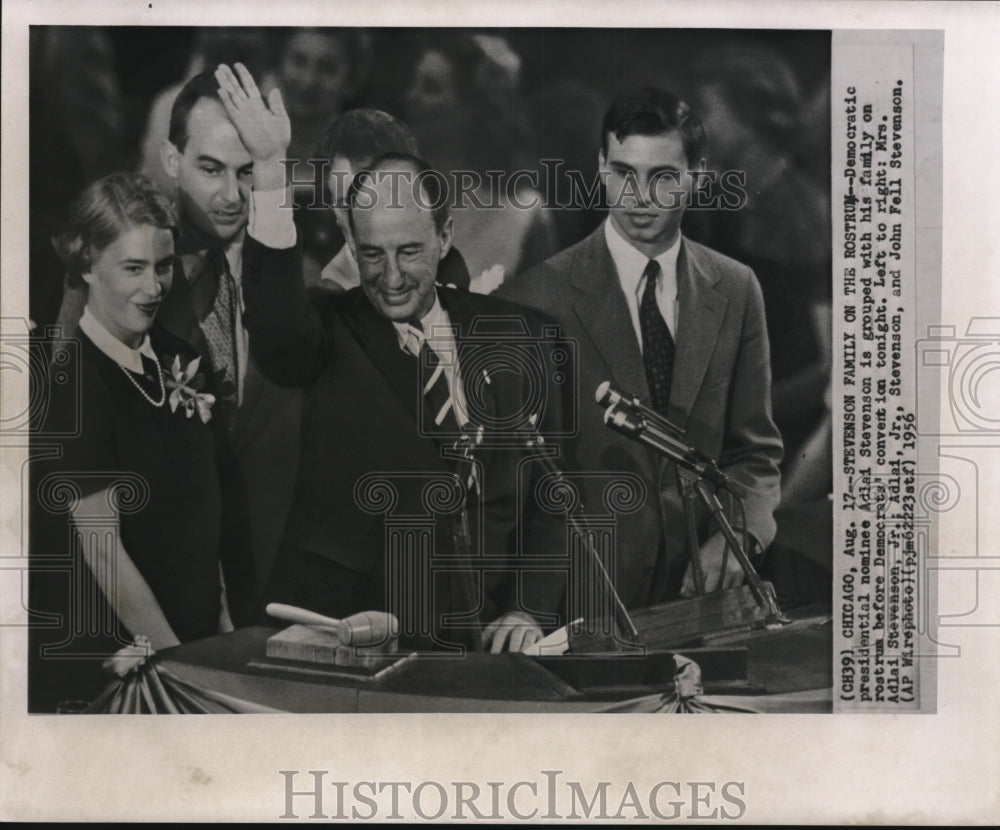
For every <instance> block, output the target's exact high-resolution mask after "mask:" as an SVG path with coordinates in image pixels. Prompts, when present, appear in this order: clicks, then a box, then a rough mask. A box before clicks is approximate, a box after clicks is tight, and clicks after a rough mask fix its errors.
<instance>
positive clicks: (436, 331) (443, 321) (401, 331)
mask: <svg viewBox="0 0 1000 830" xmlns="http://www.w3.org/2000/svg"><path fill="white" fill-rule="evenodd" d="M392 325H393V328H395V329H396V337H397V338H398V339H399V348H401V349H402V350H403V351H404V352H411V353H412V354H418V353H419V352H420V347H421V346H422V345H423V343H424V340H426V339H427V338H428V337H431V338H435V337H441V336H443V335H446V334H450V329H448V330H447V332H446V331H442V329H445V328H446V327H448V326H450V321H449V319H448V314H447V313H446V312H445V310H444V308H443V307H442V306H441V300H440V299H439V298H438V295H437V291H435V292H434V305H432V306H431V308H430V311H428V312H427V313H426V314H425V315H424V316H423V317H421V318H420V328H417V327H416V326H414V325H413V324H412V323H409V322H405V323H399V322H396V321H395V320H393V323H392Z"/></svg>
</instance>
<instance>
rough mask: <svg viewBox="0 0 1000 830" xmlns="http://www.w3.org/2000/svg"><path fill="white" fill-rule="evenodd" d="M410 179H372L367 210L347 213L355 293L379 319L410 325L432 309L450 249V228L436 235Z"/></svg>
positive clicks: (424, 203) (448, 222) (424, 200)
mask: <svg viewBox="0 0 1000 830" xmlns="http://www.w3.org/2000/svg"><path fill="white" fill-rule="evenodd" d="M412 182H413V175H412V174H411V175H409V176H407V175H406V174H403V175H388V174H386V175H383V176H379V175H378V174H377V173H376V174H375V179H374V181H373V182H372V183H371V190H370V191H369V192H370V194H371V199H370V200H369V201H370V203H371V206H370V207H363V206H355V207H354V208H353V210H352V217H353V223H354V244H355V251H356V253H357V258H358V268H359V270H360V273H361V289H362V290H363V291H364V292H365V295H366V296H367V297H368V299H369V300H371V302H372V305H374V306H375V308H376V309H378V311H379V313H380V314H381V315H382V316H383V317H387V318H388V319H390V320H394V321H397V322H404V321H407V320H410V321H416V320H419V319H420V318H421V317H423V316H424V315H425V314H426V313H427V312H428V311H430V310H431V308H432V307H433V305H434V282H435V280H436V279H437V269H438V263H439V262H440V261H441V259H442V258H443V257H444V256H445V254H447V253H448V250H449V249H450V248H451V236H452V222H451V218H450V217H449V218H448V219H447V220H446V221H445V222H444V223H443V225H442V227H441V229H440V230H438V228H437V227H436V226H435V224H434V215H433V213H432V212H431V211H430V210H429V209H428V208H427V207H426V206H427V205H428V204H429V202H430V200H429V199H428V198H427V197H426V194H415V193H414V192H413V187H412Z"/></svg>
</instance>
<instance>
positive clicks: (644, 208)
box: [598, 130, 691, 259]
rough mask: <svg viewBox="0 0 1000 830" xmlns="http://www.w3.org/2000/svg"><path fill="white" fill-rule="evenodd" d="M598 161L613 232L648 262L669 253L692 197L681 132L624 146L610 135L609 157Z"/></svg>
mask: <svg viewBox="0 0 1000 830" xmlns="http://www.w3.org/2000/svg"><path fill="white" fill-rule="evenodd" d="M598 161H599V163H600V169H601V174H602V175H603V176H604V177H605V182H606V183H607V193H608V205H609V207H610V215H611V221H612V222H614V223H615V227H617V228H618V230H619V231H621V233H622V235H623V236H624V237H625V238H626V239H627V240H629V241H630V242H631V243H632V245H633V246H634V247H635V248H636V249H637V250H639V251H641V252H642V253H643V254H645V255H646V256H648V257H650V258H651V259H652V258H655V257H657V256H659V255H660V254H662V253H663V252H664V251H666V250H667V249H668V248H670V246H671V245H673V244H674V241H675V240H676V239H677V234H678V233H680V227H681V219H682V218H683V217H684V208H685V207H686V206H687V204H688V202H689V201H690V198H691V175H690V172H689V165H688V162H687V158H686V157H685V154H684V142H683V140H682V139H681V136H680V133H679V132H677V131H676V130H674V131H671V132H666V133H660V134H658V135H630V136H626V137H625V138H624V139H623V140H622V141H619V140H618V139H617V138H616V137H615V136H614V135H613V134H611V135H609V136H608V151H607V155H604V154H603V153H602V154H601V155H600V156H599V159H598Z"/></svg>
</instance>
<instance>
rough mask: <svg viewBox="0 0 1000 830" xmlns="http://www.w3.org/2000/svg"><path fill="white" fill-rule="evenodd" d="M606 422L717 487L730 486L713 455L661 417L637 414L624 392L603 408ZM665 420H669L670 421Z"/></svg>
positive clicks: (727, 487)
mask: <svg viewBox="0 0 1000 830" xmlns="http://www.w3.org/2000/svg"><path fill="white" fill-rule="evenodd" d="M602 385H603V384H602ZM598 388H600V387H598ZM643 408H645V407H643ZM604 423H605V425H606V426H608V427H610V428H611V429H613V430H615V431H616V432H620V433H621V434H622V435H625V436H626V437H628V438H631V439H633V440H635V441H639V442H641V443H643V444H645V445H646V446H649V447H652V448H653V449H654V450H656V451H657V452H659V453H660V454H661V455H665V456H666V457H667V458H669V459H671V460H672V461H673V462H674V463H676V464H677V465H678V466H680V467H683V468H684V469H685V470H688V471H690V472H692V473H694V474H695V475H696V476H698V478H702V479H705V480H706V481H710V482H712V483H713V484H714V485H716V486H717V487H722V488H725V489H730V481H729V476H727V475H726V474H725V473H724V472H722V470H720V469H719V468H718V466H717V465H716V463H715V462H714V461H713V460H712V459H710V458H708V457H707V456H704V455H702V454H701V453H700V452H698V450H696V449H695V448H694V447H691V446H688V445H687V444H685V443H684V442H683V441H680V440H678V439H677V437H676V436H675V435H674V434H672V433H668V432H666V431H665V430H664V429H663V428H662V427H661V426H660V424H659V422H658V421H648V420H646V419H645V418H644V417H643V416H642V415H639V414H636V412H635V410H634V409H633V408H632V407H631V406H630V402H629V401H628V399H626V398H625V397H624V396H621V395H619V396H618V402H617V403H613V404H611V405H610V406H608V408H607V409H606V410H605V411H604ZM666 423H668V424H669V421H668V422H666Z"/></svg>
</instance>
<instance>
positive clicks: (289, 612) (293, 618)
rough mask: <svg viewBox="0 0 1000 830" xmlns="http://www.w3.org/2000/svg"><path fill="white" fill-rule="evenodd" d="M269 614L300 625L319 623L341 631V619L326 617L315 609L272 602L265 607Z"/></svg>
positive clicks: (324, 626)
mask: <svg viewBox="0 0 1000 830" xmlns="http://www.w3.org/2000/svg"><path fill="white" fill-rule="evenodd" d="M265 610H266V611H267V613H268V615H269V616H271V617H274V618H275V619H278V620H284V621H285V622H291V623H299V624H300V625H319V626H322V627H323V628H332V629H333V630H334V631H339V629H340V623H341V621H340V620H335V619H334V618H333V617H324V616H323V615H322V614H317V613H316V612H315V611H308V610H306V609H305V608H299V607H298V606H295V605H285V604H284V603H281V602H270V603H268V605H267V608H266V609H265Z"/></svg>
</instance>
